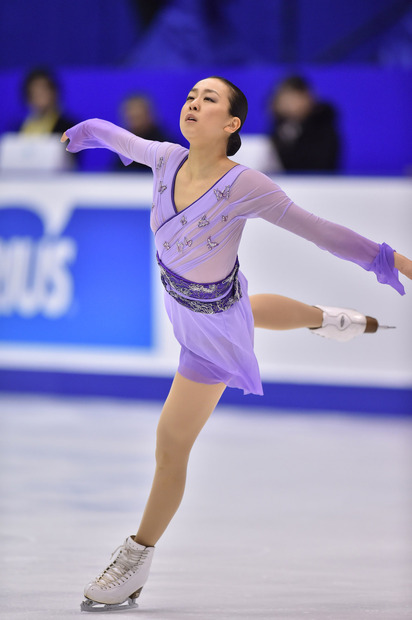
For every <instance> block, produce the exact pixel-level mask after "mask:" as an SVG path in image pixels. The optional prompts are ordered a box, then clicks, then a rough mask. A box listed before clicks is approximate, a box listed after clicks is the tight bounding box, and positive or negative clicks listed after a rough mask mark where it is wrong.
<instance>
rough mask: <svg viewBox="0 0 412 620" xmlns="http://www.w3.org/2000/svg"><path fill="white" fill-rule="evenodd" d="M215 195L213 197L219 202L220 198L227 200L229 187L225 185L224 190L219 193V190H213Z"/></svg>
mask: <svg viewBox="0 0 412 620" xmlns="http://www.w3.org/2000/svg"><path fill="white" fill-rule="evenodd" d="M213 191H214V193H215V196H216V198H217V199H218V200H221V199H222V198H229V194H230V185H226V187H225V189H224V190H223V192H222V191H220V189H215V190H213Z"/></svg>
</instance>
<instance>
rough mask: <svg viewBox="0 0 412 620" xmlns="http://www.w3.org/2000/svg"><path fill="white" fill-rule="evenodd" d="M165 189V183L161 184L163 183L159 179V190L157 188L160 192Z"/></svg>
mask: <svg viewBox="0 0 412 620" xmlns="http://www.w3.org/2000/svg"><path fill="white" fill-rule="evenodd" d="M165 189H167V185H163V184H162V182H161V181H160V183H159V190H158V191H159V192H160V193H161V194H163V192H164V191H165Z"/></svg>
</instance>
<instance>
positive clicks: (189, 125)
mask: <svg viewBox="0 0 412 620" xmlns="http://www.w3.org/2000/svg"><path fill="white" fill-rule="evenodd" d="M229 92H230V89H229V87H228V86H227V85H226V84H225V83H224V82H222V81H221V80H219V79H216V78H206V79H205V80H200V82H198V83H197V84H195V86H194V87H193V88H192V90H191V91H190V92H189V94H188V96H187V100H186V102H185V104H184V105H183V107H182V111H181V113H180V130H181V132H182V134H183V135H184V137H185V138H186V140H188V141H189V142H190V143H197V144H203V143H214V142H215V141H216V140H222V142H224V141H227V139H228V137H229V134H230V133H232V131H235V130H236V129H238V127H239V126H240V120H239V119H238V118H237V117H233V116H231V115H230V114H229V108H230V101H229Z"/></svg>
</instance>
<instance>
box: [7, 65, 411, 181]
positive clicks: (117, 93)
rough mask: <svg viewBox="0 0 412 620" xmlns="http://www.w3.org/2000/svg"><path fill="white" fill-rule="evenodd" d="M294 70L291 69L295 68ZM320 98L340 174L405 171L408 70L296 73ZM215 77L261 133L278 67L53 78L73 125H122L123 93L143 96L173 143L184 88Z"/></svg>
mask: <svg viewBox="0 0 412 620" xmlns="http://www.w3.org/2000/svg"><path fill="white" fill-rule="evenodd" d="M295 70H296V68H295ZM298 70H299V71H300V72H302V73H303V74H304V75H305V76H306V77H307V78H309V80H311V82H312V83H313V86H314V88H315V90H316V91H317V93H318V95H319V96H320V97H321V98H322V99H326V100H328V101H331V102H332V103H333V104H335V105H336V107H337V108H338V110H339V118H340V128H341V132H342V136H343V141H344V153H343V161H342V172H343V173H345V174H363V175H368V174H374V175H403V174H411V170H412V140H411V136H412V114H411V110H412V70H406V69H379V68H371V67H361V66H358V65H351V66H344V65H339V66H334V67H323V68H319V67H313V66H301V67H299V69H298ZM211 74H221V75H224V76H226V77H228V78H229V79H231V80H232V81H234V82H235V83H236V84H238V85H239V86H240V87H241V88H242V89H243V90H244V91H245V93H246V95H247V97H248V99H249V104H250V111H249V116H248V119H247V121H246V124H245V127H244V132H248V133H264V132H265V131H267V130H268V127H269V120H268V115H267V110H266V107H267V99H268V96H269V94H270V92H271V89H272V88H273V85H274V84H275V83H276V82H277V81H278V80H279V79H281V78H282V77H284V76H286V75H287V74H288V70H287V68H285V67H280V66H277V67H275V66H274V67H248V68H230V69H225V68H224V67H221V66H219V67H216V66H211V67H210V68H209V69H206V68H204V69H174V70H170V69H168V70H162V69H147V70H143V69H134V70H132V69H122V70H120V69H119V70H114V69H111V70H109V69H99V70H91V69H81V70H80V69H65V70H60V71H58V72H57V75H58V77H59V80H60V82H61V85H62V89H63V95H62V98H63V101H64V107H65V110H66V112H67V113H68V114H69V115H70V116H71V117H74V118H75V119H77V120H79V121H80V120H84V119H85V118H90V117H100V118H105V119H108V120H111V121H113V122H117V123H119V122H121V121H120V118H119V104H120V101H121V100H122V98H123V97H124V96H125V95H127V94H129V93H130V92H135V91H137V92H140V91H142V92H145V93H148V94H149V95H150V96H151V97H152V99H153V102H154V105H155V108H156V110H157V115H158V118H159V121H160V122H161V124H162V125H163V126H164V128H165V129H166V131H167V133H168V134H169V135H170V138H171V140H176V141H180V140H181V137H180V132H179V125H178V120H179V113H180V108H181V105H182V104H183V102H184V100H185V97H186V95H187V92H188V90H189V89H190V87H191V86H192V85H193V84H194V83H195V82H196V81H197V80H198V79H200V78H202V77H206V76H207V75H211ZM23 76H24V71H23V70H13V71H7V72H3V73H0V92H1V93H2V94H3V97H2V114H1V115H0V132H4V131H5V130H7V129H10V128H12V127H14V126H16V125H17V124H18V121H19V119H20V118H21V117H22V116H23V114H24V112H25V110H24V106H23V103H22V101H21V98H20V86H21V81H22V79H23ZM112 165H113V159H112V157H111V155H110V154H108V153H105V152H103V151H102V152H100V153H99V154H98V156H96V154H93V157H90V154H89V153H86V154H85V156H84V158H83V166H84V167H85V168H86V169H88V170H101V169H106V170H107V169H110V167H111V166H112Z"/></svg>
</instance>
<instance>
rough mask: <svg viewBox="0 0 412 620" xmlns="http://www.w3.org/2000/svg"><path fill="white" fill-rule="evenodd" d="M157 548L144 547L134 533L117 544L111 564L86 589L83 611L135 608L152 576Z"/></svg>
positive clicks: (81, 607)
mask: <svg viewBox="0 0 412 620" xmlns="http://www.w3.org/2000/svg"><path fill="white" fill-rule="evenodd" d="M153 553H154V547H144V546H143V545H139V544H138V543H136V542H135V541H134V540H133V538H132V537H131V536H129V537H128V538H126V540H125V542H124V543H123V545H121V546H120V547H118V548H117V549H116V550H115V551H114V552H113V555H112V557H111V562H110V564H109V566H108V567H107V568H106V569H105V570H104V571H103V573H102V574H101V575H100V576H99V577H97V579H95V580H94V581H92V582H91V583H89V584H88V585H87V586H86V587H85V589H84V595H85V597H86V600H85V601H83V602H82V604H81V605H80V609H81V611H127V610H130V609H131V608H136V607H137V604H136V599H137V598H138V596H139V595H140V593H141V591H142V589H143V586H144V584H145V583H146V581H147V577H148V575H149V570H150V565H151V563H152V559H153Z"/></svg>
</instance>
